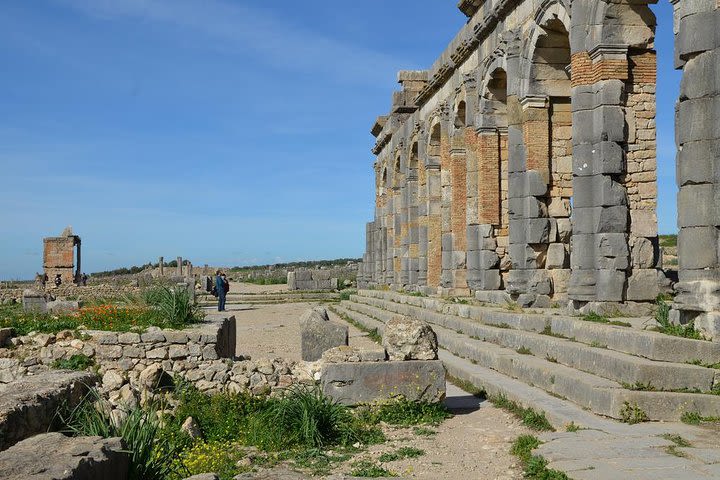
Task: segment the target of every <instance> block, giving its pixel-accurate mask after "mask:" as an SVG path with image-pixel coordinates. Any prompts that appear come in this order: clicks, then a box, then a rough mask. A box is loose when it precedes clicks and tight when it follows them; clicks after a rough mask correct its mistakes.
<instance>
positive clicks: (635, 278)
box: [627, 269, 660, 301]
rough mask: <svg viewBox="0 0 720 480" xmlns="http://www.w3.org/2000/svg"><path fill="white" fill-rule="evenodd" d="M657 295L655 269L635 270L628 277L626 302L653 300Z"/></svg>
mask: <svg viewBox="0 0 720 480" xmlns="http://www.w3.org/2000/svg"><path fill="white" fill-rule="evenodd" d="M659 293H660V289H659V287H658V278H657V271H656V270H655V269H636V270H633V271H632V274H631V275H630V276H629V277H628V288H627V300H635V301H646V300H655V299H656V298H657V296H658V294H659Z"/></svg>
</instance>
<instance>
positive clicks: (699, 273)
mask: <svg viewBox="0 0 720 480" xmlns="http://www.w3.org/2000/svg"><path fill="white" fill-rule="evenodd" d="M650 3H654V2H652V1H649V0H648V1H642V0H640V1H634V0H633V1H630V0H619V1H616V0H613V1H608V0H600V1H595V0H574V1H573V2H570V1H565V0H524V1H520V0H484V1H483V0H466V1H462V2H460V5H459V6H460V9H461V10H462V11H463V12H464V13H466V14H467V15H468V22H467V24H466V25H465V26H463V27H462V29H461V30H460V32H459V33H458V34H457V35H456V37H455V38H454V39H453V40H452V41H451V42H450V45H449V46H448V47H447V49H446V50H445V51H444V52H443V53H442V55H441V56H440V58H438V60H437V61H436V62H435V64H434V65H433V66H432V67H431V68H430V69H429V70H425V71H413V72H406V71H403V72H400V74H399V75H398V80H399V83H400V84H401V87H402V90H401V91H400V92H396V93H395V94H394V95H393V99H392V100H393V101H392V106H391V109H390V112H389V114H387V115H385V116H381V117H379V118H378V120H377V122H376V123H375V125H374V126H373V129H372V132H373V134H374V135H375V136H376V138H377V143H376V145H375V147H374V149H373V153H375V154H376V155H377V160H376V162H375V173H376V213H375V219H374V221H373V222H370V223H369V224H368V226H367V250H366V254H365V256H364V259H363V260H364V261H363V265H362V268H361V270H360V272H359V277H358V282H359V285H360V286H373V285H390V286H392V287H393V288H401V289H407V290H420V291H423V292H425V293H441V294H451V295H459V294H468V293H470V292H480V291H494V290H505V291H507V292H508V293H509V294H511V295H512V298H513V299H516V300H517V301H518V302H520V303H521V304H523V305H534V306H549V305H551V304H553V303H556V302H562V303H567V302H568V301H571V302H572V303H571V305H572V306H573V307H575V308H581V307H585V306H587V305H588V304H593V305H594V304H596V303H598V302H601V303H622V302H632V301H651V300H653V299H654V298H655V297H656V296H657V294H658V293H659V287H658V283H659V278H660V277H661V276H662V272H660V271H659V267H660V262H661V258H660V257H661V256H660V254H659V248H658V240H657V219H656V213H655V212H656V197H657V185H656V166H657V161H656V134H655V126H656V124H655V111H656V108H655V84H656V54H655V50H654V40H655V39H654V35H655V23H656V19H655V16H654V14H653V13H652V11H651V10H650V8H649V6H648V4H650ZM673 3H674V4H675V17H676V25H677V26H678V29H679V30H678V32H677V43H678V52H679V55H680V56H679V59H678V67H684V68H685V70H686V73H685V80H684V81H683V94H682V97H681V101H680V103H679V118H678V124H679V125H680V124H682V125H683V129H682V130H679V145H680V147H681V148H683V147H684V146H685V144H687V146H688V147H690V148H689V150H690V151H689V152H687V151H685V150H682V151H681V154H680V159H679V161H680V165H679V172H680V177H681V178H680V179H679V181H680V186H681V193H680V209H679V215H680V217H681V219H680V225H681V233H680V235H681V237H682V238H684V240H681V244H684V245H685V249H684V250H685V252H688V251H689V250H690V248H689V246H690V245H691V244H692V245H702V246H703V249H704V250H705V252H706V253H704V254H702V255H698V256H699V257H703V256H704V257H707V258H704V259H702V260H698V259H696V260H690V259H689V258H687V257H686V262H688V263H683V260H682V259H681V260H680V268H681V272H684V274H683V273H681V286H680V289H681V292H687V294H686V295H685V296H682V295H681V296H680V301H679V302H678V303H677V305H678V308H683V309H685V310H686V311H687V310H692V311H695V312H709V311H717V310H718V308H717V305H716V304H715V303H713V302H717V301H718V300H717V299H718V298H720V295H718V293H717V292H716V291H715V290H717V288H716V287H715V285H717V282H718V281H720V277H718V273H717V269H718V260H717V258H718V255H720V254H717V252H718V230H717V226H718V223H720V222H719V221H718V215H717V212H714V210H713V209H712V208H711V207H712V206H713V205H715V204H717V194H716V192H715V187H714V185H715V182H716V181H717V180H716V177H717V176H716V175H715V176H714V174H713V173H712V172H713V171H714V170H713V168H715V169H717V165H715V164H716V163H717V161H718V157H717V151H718V150H717V142H718V140H717V137H718V134H717V129H716V128H714V127H711V126H710V125H717V124H718V122H717V121H708V122H705V121H704V120H703V121H700V120H695V121H693V119H699V118H703V119H708V120H710V119H714V118H715V116H717V115H718V111H719V109H720V106H719V105H718V103H717V87H718V83H717V82H718V79H717V75H716V72H717V71H718V70H717V65H718V63H717V60H718V59H717V42H718V34H717V32H718V31H720V22H718V2H717V0H700V1H693V2H686V1H683V0H680V1H674V2H673ZM695 26H697V28H698V29H699V30H698V31H703V32H705V33H707V35H706V36H705V37H703V38H701V37H700V36H698V35H695V34H694V33H689V30H687V29H688V28H689V29H693V28H694V27H695ZM713 75H715V76H714V77H713ZM683 152H684V153H683ZM691 165H692V166H691ZM685 166H687V168H685ZM695 167H697V168H695ZM700 172H703V173H700ZM693 175H695V177H697V176H698V175H702V177H703V179H702V180H700V179H698V178H694V177H693ZM698 183H701V184H704V186H702V185H698ZM683 188H684V189H685V190H683ZM698 201H699V202H701V203H702V204H703V205H707V206H708V207H707V208H704V209H702V212H704V213H702V214H697V215H692V214H691V213H690V212H689V209H690V207H684V205H686V204H687V205H690V204H697V203H698ZM710 210H712V211H710ZM690 217H694V218H693V219H692V220H690ZM699 217H702V218H699ZM691 238H692V240H690V241H685V240H689V239H691ZM679 250H680V255H681V256H682V254H683V247H682V246H681V247H680V249H679ZM690 256H692V253H690V254H689V255H688V257H690ZM710 257H712V258H710ZM683 267H684V268H683ZM710 277H712V280H711V279H710ZM683 279H685V280H684V282H685V286H684V287H683ZM701 281H702V282H707V281H710V283H712V285H710V284H709V283H707V284H706V283H703V284H702V285H703V288H704V289H706V290H707V291H708V292H714V293H708V295H706V296H705V297H703V298H702V299H701V298H700V297H701V296H703V295H705V294H702V295H700V296H698V295H697V294H695V293H692V294H691V293H689V292H691V291H696V290H697V288H696V287H699V285H700V284H698V283H696V282H701ZM693 282H695V283H693ZM691 297H692V298H691ZM711 299H714V300H711ZM681 305H682V306H681Z"/></svg>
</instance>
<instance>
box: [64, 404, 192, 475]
mask: <svg viewBox="0 0 720 480" xmlns="http://www.w3.org/2000/svg"><path fill="white" fill-rule="evenodd" d="M102 402H103V401H102V400H101V398H100V395H99V394H98V392H97V391H96V390H90V392H89V393H88V394H87V395H86V396H85V398H84V399H83V400H82V401H81V402H80V403H79V404H78V406H76V407H75V408H73V409H71V410H69V411H65V412H63V411H60V412H58V417H59V418H60V421H61V423H62V425H63V426H64V428H63V429H64V430H65V431H66V432H68V433H70V434H72V435H74V436H100V437H104V438H109V437H121V438H122V439H123V441H124V442H125V445H126V446H127V450H128V451H129V452H130V469H129V473H128V478H129V479H131V480H155V479H157V480H161V479H165V478H166V477H167V476H168V475H170V474H171V473H172V467H171V464H170V459H172V458H174V457H175V455H176V454H177V452H178V449H177V448H176V447H175V446H174V445H171V444H168V443H167V442H166V441H165V440H164V439H163V437H162V436H161V435H160V431H161V427H160V421H159V417H158V411H159V409H158V408H157V407H156V406H152V405H148V406H146V407H145V408H144V409H140V408H132V409H130V410H129V411H128V412H127V418H125V420H124V421H122V423H121V424H120V425H115V424H114V423H113V421H112V419H111V417H110V414H109V408H108V407H107V406H106V405H103V404H102ZM158 451H162V452H164V454H163V455H158V454H157V452H158Z"/></svg>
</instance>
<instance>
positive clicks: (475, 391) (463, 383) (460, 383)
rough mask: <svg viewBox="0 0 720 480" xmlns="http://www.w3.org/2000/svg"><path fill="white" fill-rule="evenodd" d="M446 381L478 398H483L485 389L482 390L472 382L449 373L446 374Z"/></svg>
mask: <svg viewBox="0 0 720 480" xmlns="http://www.w3.org/2000/svg"><path fill="white" fill-rule="evenodd" d="M445 378H446V379H447V381H448V382H450V383H452V384H453V385H455V386H456V387H458V388H460V389H462V390H464V391H466V392H468V393H469V394H470V395H473V396H475V397H478V398H485V397H486V395H485V390H483V389H482V388H480V387H476V386H475V385H473V384H472V383H470V382H468V381H467V380H462V379H460V378H457V377H454V376H452V375H450V374H447V375H446V377H445Z"/></svg>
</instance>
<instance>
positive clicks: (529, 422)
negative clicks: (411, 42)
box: [488, 394, 555, 432]
mask: <svg viewBox="0 0 720 480" xmlns="http://www.w3.org/2000/svg"><path fill="white" fill-rule="evenodd" d="M488 399H489V400H490V401H491V402H492V403H493V404H494V405H495V406H496V407H498V408H502V409H503V410H507V411H508V412H510V413H512V414H513V415H515V416H516V417H517V418H519V419H520V420H521V421H522V423H523V425H525V426H526V427H528V428H530V429H532V430H536V431H551V432H554V431H555V429H554V428H553V426H552V425H550V422H549V421H548V419H547V417H545V413H544V412H541V413H538V412H536V411H535V410H533V409H532V408H525V407H522V406H520V405H519V404H517V403H515V402H513V401H512V400H508V398H507V397H506V396H505V395H502V394H500V395H497V396H493V397H489V398H488Z"/></svg>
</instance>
